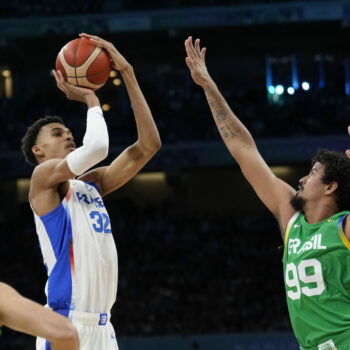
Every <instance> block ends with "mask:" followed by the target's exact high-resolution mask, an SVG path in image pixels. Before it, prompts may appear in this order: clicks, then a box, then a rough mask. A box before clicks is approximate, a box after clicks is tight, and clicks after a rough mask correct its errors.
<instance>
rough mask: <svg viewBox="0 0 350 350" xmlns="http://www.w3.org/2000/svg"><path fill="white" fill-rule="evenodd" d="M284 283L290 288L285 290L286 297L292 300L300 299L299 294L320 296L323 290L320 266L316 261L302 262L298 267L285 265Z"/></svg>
mask: <svg viewBox="0 0 350 350" xmlns="http://www.w3.org/2000/svg"><path fill="white" fill-rule="evenodd" d="M285 282H286V285H287V286H288V287H289V288H291V290H288V288H287V295H288V297H289V298H290V299H292V300H297V299H300V297H301V294H304V295H306V296H309V297H311V296H314V295H320V294H322V293H323V291H324V290H325V283H324V279H323V275H322V266H321V263H320V262H319V261H318V260H317V259H306V260H302V261H301V262H300V263H299V264H298V265H295V264H294V263H289V264H287V266H286V275H285Z"/></svg>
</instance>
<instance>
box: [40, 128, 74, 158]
mask: <svg viewBox="0 0 350 350" xmlns="http://www.w3.org/2000/svg"><path fill="white" fill-rule="evenodd" d="M35 147H38V149H39V151H40V152H42V157H41V159H42V161H44V160H48V159H53V158H65V157H66V156H67V155H68V153H70V152H72V151H74V150H75V148H76V146H75V143H74V138H73V135H72V133H71V131H70V130H69V129H68V128H67V127H66V126H64V125H63V124H60V123H50V124H46V125H44V126H43V127H42V128H41V130H40V132H39V135H38V137H37V140H36V146H35ZM36 155H37V154H36ZM40 155H41V153H40Z"/></svg>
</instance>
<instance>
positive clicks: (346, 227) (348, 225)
mask: <svg viewBox="0 0 350 350" xmlns="http://www.w3.org/2000/svg"><path fill="white" fill-rule="evenodd" d="M349 214H350V212H348V213H347V214H345V216H344V217H343V220H342V222H343V231H344V234H345V236H346V237H347V239H348V240H350V218H349Z"/></svg>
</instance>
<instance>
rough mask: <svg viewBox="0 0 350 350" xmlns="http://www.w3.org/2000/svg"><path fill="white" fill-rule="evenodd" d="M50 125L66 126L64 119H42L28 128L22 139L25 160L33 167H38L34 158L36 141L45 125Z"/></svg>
mask: <svg viewBox="0 0 350 350" xmlns="http://www.w3.org/2000/svg"><path fill="white" fill-rule="evenodd" d="M50 123H60V124H63V125H64V122H63V120H62V118H60V117H57V116H47V117H44V118H40V119H38V120H37V121H36V122H34V123H33V124H32V125H30V126H29V127H28V128H27V131H26V133H25V134H24V136H23V138H22V142H21V144H22V145H21V149H22V152H23V154H24V158H25V159H26V162H28V163H29V164H31V165H34V166H36V165H38V161H37V159H36V158H35V156H34V153H33V151H32V147H33V146H34V145H35V142H36V139H37V137H38V135H39V132H40V130H41V128H42V127H43V126H44V125H46V124H50Z"/></svg>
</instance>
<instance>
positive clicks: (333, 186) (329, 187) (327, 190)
mask: <svg viewBox="0 0 350 350" xmlns="http://www.w3.org/2000/svg"><path fill="white" fill-rule="evenodd" d="M337 188H338V182H336V181H331V182H330V183H329V184H326V186H325V194H326V195H328V196H329V195H331V194H332V193H334V192H335V191H336V190H337Z"/></svg>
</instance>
